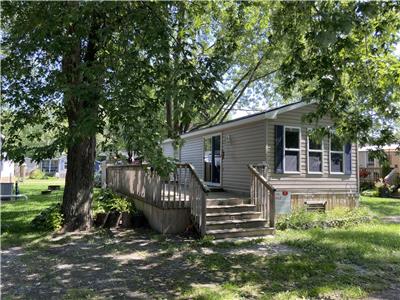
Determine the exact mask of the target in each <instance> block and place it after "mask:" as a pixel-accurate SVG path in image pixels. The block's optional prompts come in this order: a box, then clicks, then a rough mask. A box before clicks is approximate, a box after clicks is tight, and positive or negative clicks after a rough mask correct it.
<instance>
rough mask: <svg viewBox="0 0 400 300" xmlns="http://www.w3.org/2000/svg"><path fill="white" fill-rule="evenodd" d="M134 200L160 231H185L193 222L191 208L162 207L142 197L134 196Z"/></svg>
mask: <svg viewBox="0 0 400 300" xmlns="http://www.w3.org/2000/svg"><path fill="white" fill-rule="evenodd" d="M133 201H134V202H135V206H136V209H138V210H139V211H141V212H143V214H144V216H145V217H146V219H147V221H148V222H149V225H150V227H151V228H153V229H154V230H155V231H157V232H159V233H162V234H167V233H172V234H175V233H183V232H185V231H186V230H187V229H188V227H189V226H190V224H191V221H190V210H189V208H160V207H158V206H155V205H153V204H150V203H147V202H145V201H143V200H140V199H136V198H134V199H133Z"/></svg>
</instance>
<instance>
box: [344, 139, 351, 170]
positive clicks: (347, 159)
mask: <svg viewBox="0 0 400 300" xmlns="http://www.w3.org/2000/svg"><path fill="white" fill-rule="evenodd" d="M344 174H346V175H351V144H350V143H347V144H346V145H345V146H344Z"/></svg>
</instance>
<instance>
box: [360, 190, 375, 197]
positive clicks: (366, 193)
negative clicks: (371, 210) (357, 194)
mask: <svg viewBox="0 0 400 300" xmlns="http://www.w3.org/2000/svg"><path fill="white" fill-rule="evenodd" d="M361 195H362V196H366V197H378V196H379V192H378V191H377V190H365V191H362V192H361Z"/></svg>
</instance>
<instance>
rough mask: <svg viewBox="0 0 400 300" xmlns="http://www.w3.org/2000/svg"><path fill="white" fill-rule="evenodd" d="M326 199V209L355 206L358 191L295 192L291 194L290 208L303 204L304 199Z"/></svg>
mask: <svg viewBox="0 0 400 300" xmlns="http://www.w3.org/2000/svg"><path fill="white" fill-rule="evenodd" d="M310 200H312V201H326V209H327V210H331V209H333V208H337V207H347V208H355V207H358V204H359V194H358V193H346V192H330V193H296V192H292V195H291V210H292V211H293V210H296V209H299V208H301V207H303V206H305V202H306V201H310Z"/></svg>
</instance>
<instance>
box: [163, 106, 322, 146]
mask: <svg viewBox="0 0 400 300" xmlns="http://www.w3.org/2000/svg"><path fill="white" fill-rule="evenodd" d="M310 104H314V102H308V103H307V102H298V103H295V104H293V105H286V106H283V107H282V108H277V109H274V110H272V111H267V112H265V113H263V114H256V115H254V116H248V117H246V118H243V119H238V120H232V121H230V122H229V123H222V124H220V125H216V126H212V127H208V128H203V129H199V130H196V131H192V132H188V133H185V134H182V135H181V138H190V137H195V136H198V135H206V134H209V133H212V132H218V131H221V130H224V129H227V128H231V127H236V126H241V125H245V124H250V123H254V122H257V121H262V120H266V119H276V118H277V117H278V115H279V114H281V113H285V112H288V111H292V110H295V109H298V108H301V107H304V106H307V105H310ZM171 141H173V140H172V139H166V140H164V141H163V144H164V143H168V142H171Z"/></svg>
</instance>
